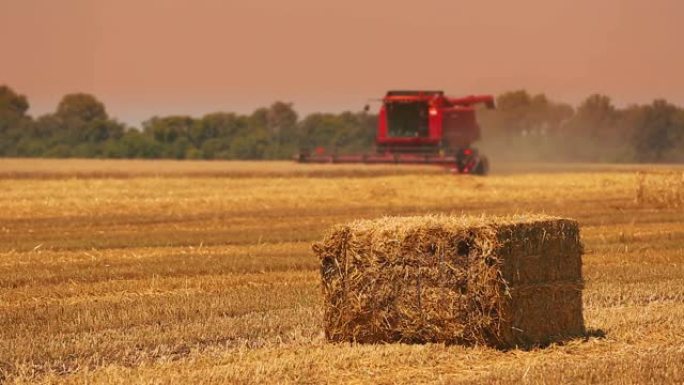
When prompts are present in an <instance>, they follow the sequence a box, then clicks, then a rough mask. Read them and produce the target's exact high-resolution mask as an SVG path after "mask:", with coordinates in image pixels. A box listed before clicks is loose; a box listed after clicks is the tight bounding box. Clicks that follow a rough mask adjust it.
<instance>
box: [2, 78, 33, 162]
mask: <svg viewBox="0 0 684 385" xmlns="http://www.w3.org/2000/svg"><path fill="white" fill-rule="evenodd" d="M28 109H29V103H28V100H27V99H26V97H25V96H23V95H19V94H18V93H16V92H14V90H13V89H11V88H9V87H8V86H0V156H2V155H5V156H6V155H18V151H17V148H16V144H17V143H18V142H19V141H20V140H21V139H22V138H24V137H25V136H27V135H28V134H29V132H27V130H28V129H29V128H30V124H31V118H30V117H29V116H28V115H27V114H26V111H27V110H28Z"/></svg>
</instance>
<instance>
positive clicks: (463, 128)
mask: <svg viewBox="0 0 684 385" xmlns="http://www.w3.org/2000/svg"><path fill="white" fill-rule="evenodd" d="M477 104H484V105H485V106H486V107H487V108H494V98H493V97H492V96H489V95H484V96H468V97H464V98H451V97H448V96H445V95H444V92H442V91H389V92H387V94H386V95H385V97H384V98H383V99H382V106H381V107H380V111H379V113H378V125H377V131H376V137H375V147H376V151H375V154H364V155H325V154H313V155H312V154H308V153H301V154H300V155H299V156H298V157H297V159H298V160H299V161H300V162H311V163H404V164H437V165H442V166H447V167H449V168H450V169H451V170H452V171H454V172H456V173H461V174H478V175H484V174H486V173H487V172H488V170H489V164H488V161H487V159H486V158H485V157H484V156H482V155H480V154H479V152H478V151H477V150H476V149H475V148H472V147H471V145H472V143H473V142H475V141H477V140H479V139H480V126H479V125H478V123H477V120H476V117H475V106H476V105H477Z"/></svg>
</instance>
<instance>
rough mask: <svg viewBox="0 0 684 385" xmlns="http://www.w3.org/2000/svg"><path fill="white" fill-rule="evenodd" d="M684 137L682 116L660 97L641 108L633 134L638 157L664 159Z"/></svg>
mask: <svg viewBox="0 0 684 385" xmlns="http://www.w3.org/2000/svg"><path fill="white" fill-rule="evenodd" d="M683 140H684V116H683V115H682V111H681V110H680V109H679V108H677V107H676V106H674V105H673V104H670V103H668V102H667V101H666V100H662V99H658V100H655V101H654V102H653V103H652V104H650V105H647V106H644V107H641V111H640V114H639V116H638V117H637V119H636V125H635V127H634V131H633V135H632V143H633V145H634V149H635V156H636V158H637V160H639V161H648V162H653V161H655V162H660V161H663V160H665V156H666V155H667V153H668V152H669V151H670V150H673V149H675V148H678V147H679V146H680V145H681V143H682V141H683Z"/></svg>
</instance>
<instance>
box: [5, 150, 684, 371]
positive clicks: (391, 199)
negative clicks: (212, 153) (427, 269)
mask: <svg viewBox="0 0 684 385" xmlns="http://www.w3.org/2000/svg"><path fill="white" fill-rule="evenodd" d="M681 173H682V168H681V167H674V166H658V167H656V166H631V165H621V166H605V165H589V164H582V165H572V164H556V165H541V164H506V165H496V164H494V173H493V175H491V176H488V177H473V176H454V175H450V174H448V173H445V172H444V171H443V170H441V169H440V168H437V167H408V166H402V167H393V166H356V165H349V166H339V165H298V164H294V163H290V162H221V161H215V162H214V161H211V162H209V161H204V162H202V161H199V162H190V161H187V162H174V161H98V160H19V159H6V160H0V188H1V191H2V194H0V325H2V327H0V383H8V384H33V383H44V384H81V383H112V384H131V383H135V384H177V383H203V384H226V383H230V384H262V383H283V384H290V383H292V384H295V383H296V384H320V383H356V384H364V383H380V384H416V383H434V384H510V383H526V384H548V383H551V384H553V383H595V384H644V383H654V384H668V383H670V384H680V383H682V382H684V209H683V208H682V207H683V206H684V205H683V202H682V201H684V187H683V186H684V183H681V184H678V183H679V182H677V180H679V179H676V178H675V179H673V178H672V176H673V175H674V176H677V175H680V174H681ZM645 174H646V175H649V176H648V178H646V179H645V178H644V175H645ZM661 175H666V176H667V178H669V179H667V182H666V183H663V184H661V185H660V186H659V185H658V178H660V176H661ZM663 178H664V177H663ZM644 180H646V181H648V183H649V184H644V183H645V182H644ZM682 180H684V179H682ZM672 181H674V182H672ZM654 186H655V187H654ZM663 188H665V189H667V191H666V194H665V193H664V192H663V190H662V189H663ZM662 197H667V199H660V198H662ZM431 213H444V214H453V215H461V214H497V215H498V214H501V215H504V214H515V213H517V214H525V213H544V214H549V215H559V216H566V217H570V218H574V219H576V220H578V221H579V223H580V225H581V227H582V230H581V234H582V239H583V241H584V243H585V252H586V254H585V255H584V266H583V275H584V278H585V281H586V288H585V291H584V297H583V302H584V317H585V323H586V325H587V328H588V333H587V335H586V336H584V337H581V338H577V339H575V340H571V341H568V342H566V343H564V344H555V345H551V346H548V347H544V348H535V349H531V350H519V349H514V350H508V351H502V350H496V349H492V348H486V347H478V346H476V347H461V346H445V345H442V344H425V345H406V344H384V345H383V344H381V345H355V344H347V343H335V344H331V343H327V342H326V341H325V340H324V338H323V329H322V305H323V303H322V300H323V297H322V291H321V290H322V289H321V284H320V276H319V272H318V267H319V261H318V260H317V259H316V258H315V257H314V255H313V252H312V251H311V250H310V246H311V243H312V242H314V241H317V240H320V239H321V238H322V236H323V234H324V233H325V231H326V230H327V229H328V228H330V227H331V226H332V225H334V224H337V223H344V222H348V221H351V220H354V219H360V218H377V217H381V216H386V215H422V214H431Z"/></svg>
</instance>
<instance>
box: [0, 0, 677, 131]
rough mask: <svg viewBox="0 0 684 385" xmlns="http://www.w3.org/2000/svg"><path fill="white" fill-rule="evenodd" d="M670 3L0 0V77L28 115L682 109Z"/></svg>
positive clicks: (134, 117)
mask: <svg viewBox="0 0 684 385" xmlns="http://www.w3.org/2000/svg"><path fill="white" fill-rule="evenodd" d="M683 37H684V1H682V0H515V1H513V0H499V1H494V0H489V1H487V0H469V1H460V0H422V1H400V0H377V1H373V0H363V1H362V0H342V1H324V0H288V1H283V0H272V1H237V0H0V50H1V51H0V52H2V54H1V56H0V84H2V83H5V84H8V85H10V86H11V87H13V88H14V89H15V90H16V91H18V92H20V93H22V94H25V95H26V96H28V97H29V101H30V103H31V106H32V108H31V111H30V112H31V113H33V114H40V113H44V112H47V111H52V110H54V108H55V106H56V104H57V102H58V100H59V98H60V97H61V96H62V95H64V94H65V93H68V92H75V91H82V92H89V93H93V94H95V95H96V96H97V97H98V98H100V99H101V100H102V101H104V102H105V104H106V105H107V108H108V111H109V112H110V114H111V115H114V116H116V117H118V118H120V119H122V120H124V121H127V122H129V123H134V124H137V123H138V122H139V121H140V120H143V119H146V118H148V117H150V116H152V115H155V114H172V113H189V114H193V115H200V114H203V113H206V112H210V111H216V110H230V111H238V112H250V111H251V110H253V109H254V108H256V107H259V106H263V105H267V104H270V103H271V102H273V101H274V100H277V99H280V100H285V101H291V102H294V103H295V107H296V108H297V110H299V111H300V112H303V113H306V112H311V111H314V110H322V111H341V110H343V109H353V110H358V109H360V108H361V107H362V106H363V105H364V104H365V103H366V101H367V100H368V99H369V98H377V97H380V96H382V95H383V94H384V92H385V90H387V89H390V88H437V89H444V90H446V91H447V92H449V93H450V94H453V95H465V94H471V93H499V92H501V91H505V90H511V89H518V88H526V89H528V90H530V91H533V92H546V93H547V94H548V95H549V96H550V97H552V98H554V99H557V100H563V101H567V102H571V103H576V102H578V101H579V100H581V99H582V98H583V97H585V96H587V95H588V94H590V93H593V92H601V93H606V94H609V95H611V96H612V97H613V98H614V100H615V101H616V102H617V103H619V104H628V103H637V102H648V101H650V100H652V99H654V98H656V97H665V98H667V99H669V100H671V101H673V102H676V103H679V104H684V49H683V44H682V40H683Z"/></svg>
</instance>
